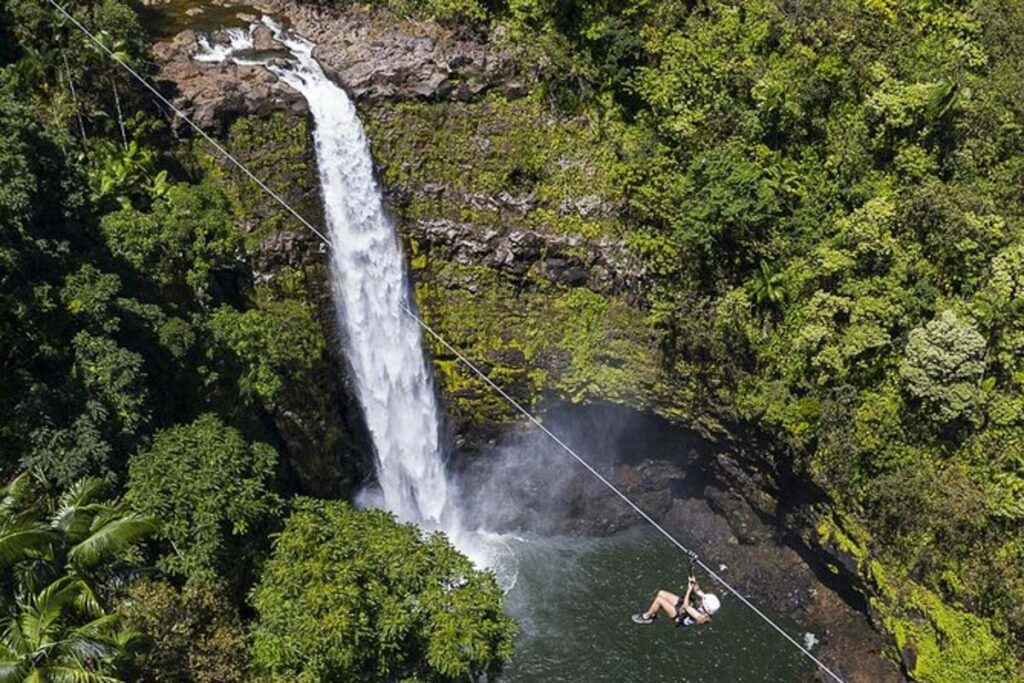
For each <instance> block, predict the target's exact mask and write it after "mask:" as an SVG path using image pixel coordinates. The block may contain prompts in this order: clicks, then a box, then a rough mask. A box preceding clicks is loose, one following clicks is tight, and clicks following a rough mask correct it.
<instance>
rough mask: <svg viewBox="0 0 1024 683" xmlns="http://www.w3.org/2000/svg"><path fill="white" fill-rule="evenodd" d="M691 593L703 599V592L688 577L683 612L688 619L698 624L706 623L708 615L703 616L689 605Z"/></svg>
mask: <svg viewBox="0 0 1024 683" xmlns="http://www.w3.org/2000/svg"><path fill="white" fill-rule="evenodd" d="M691 593H696V594H697V595H699V596H700V597H701V599H703V598H704V592H703V591H702V590H701V589H700V586H698V585H697V582H696V581H695V580H694V579H693V577H692V576H691V577H690V581H689V585H687V587H686V595H685V596H684V597H683V610H685V611H686V613H687V614H688V615H689V617H690V618H691V619H693V620H694V621H695V622H697V623H698V624H703V623H706V622H707V620H708V615H706V614H704V613H703V612H701V611H700V610H698V609H697V608H696V607H694V606H693V605H691V604H690V594H691Z"/></svg>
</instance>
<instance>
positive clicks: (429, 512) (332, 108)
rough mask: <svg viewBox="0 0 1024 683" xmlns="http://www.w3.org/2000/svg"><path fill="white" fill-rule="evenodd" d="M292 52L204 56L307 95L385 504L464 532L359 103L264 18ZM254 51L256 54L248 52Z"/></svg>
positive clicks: (299, 43) (355, 373)
mask: <svg viewBox="0 0 1024 683" xmlns="http://www.w3.org/2000/svg"><path fill="white" fill-rule="evenodd" d="M264 23H265V24H267V25H268V26H269V27H270V28H271V29H272V30H273V31H274V34H275V38H276V39H277V40H278V42H280V43H281V44H283V45H285V46H286V47H287V48H288V49H289V50H290V51H291V53H292V59H290V60H288V64H287V66H281V62H280V60H275V61H274V62H270V61H267V60H259V59H257V57H258V56H253V55H252V54H251V53H246V50H249V49H251V47H252V40H251V38H250V36H249V35H248V34H247V33H246V32H244V31H232V32H229V33H228V35H229V38H230V40H231V46H230V47H229V48H225V46H223V45H211V44H210V43H209V42H207V41H206V39H201V43H202V47H203V48H204V49H203V50H202V51H201V53H200V54H199V55H197V57H196V58H197V59H198V60H200V61H223V60H224V59H227V58H231V59H233V60H234V61H235V62H237V63H245V64H254V63H260V64H264V65H265V66H266V67H267V68H268V69H270V70H271V71H273V72H274V73H275V74H276V75H277V76H278V77H279V78H281V80H283V81H284V82H285V83H287V84H288V85H290V86H291V87H292V88H294V89H295V90H297V91H298V92H300V93H301V94H302V95H303V96H304V97H305V98H306V101H307V102H308V103H309V109H310V112H311V113H312V116H313V121H314V124H315V126H314V131H313V136H314V141H315V144H316V157H317V167H318V169H319V174H320V184H321V189H322V195H323V201H324V213H325V218H326V223H327V230H328V234H329V237H330V240H331V242H332V243H333V247H332V249H331V280H332V282H331V284H332V291H333V295H334V301H335V309H336V311H337V316H338V323H339V326H340V329H341V331H342V334H343V337H344V343H345V356H346V358H347V361H348V365H349V367H350V368H351V372H352V377H353V379H354V383H355V387H356V393H357V397H358V399H359V402H360V404H361V406H362V409H363V412H364V414H365V417H366V423H367V426H368V427H369V431H370V434H371V436H372V438H373V445H374V447H375V449H376V455H377V466H378V471H377V475H378V480H379V483H380V494H381V497H382V502H383V506H384V507H386V508H387V509H388V510H391V511H392V512H394V513H395V514H396V515H397V516H398V517H399V518H400V519H403V520H405V521H411V522H416V523H419V524H421V525H424V526H427V527H429V528H439V529H442V530H444V531H447V532H448V533H449V535H451V536H453V540H455V539H454V537H456V536H458V534H459V531H460V521H459V518H458V511H457V506H456V505H455V504H453V502H452V497H453V495H452V494H453V492H452V486H451V485H450V483H449V482H448V479H447V476H446V473H445V468H444V462H443V454H442V449H441V445H440V439H439V434H438V431H439V430H438V422H439V420H438V407H437V401H436V398H435V394H434V387H433V382H432V379H431V375H430V371H429V369H428V367H427V362H426V359H425V358H424V355H423V351H422V339H421V336H420V330H419V327H418V326H417V324H416V322H415V321H414V320H413V319H412V318H411V317H410V316H408V315H406V314H405V312H404V311H403V307H409V306H411V302H410V301H409V283H408V281H407V280H406V271H405V265H404V263H403V258H402V249H401V245H400V244H399V240H398V237H397V235H396V231H395V228H394V225H393V224H392V222H391V220H390V218H389V216H388V214H387V211H386V210H385V208H384V203H383V199H382V196H381V191H380V187H379V186H378V184H377V181H376V179H375V177H374V172H373V161H372V158H371V156H370V150H369V145H368V142H367V139H366V136H365V135H364V133H363V128H362V125H361V124H360V122H359V118H358V116H357V114H356V109H355V106H354V105H353V103H352V101H351V100H350V99H349V98H348V95H347V94H346V93H345V91H344V90H342V89H341V88H340V87H338V86H337V85H335V84H334V83H332V82H331V80H330V79H329V78H327V76H326V75H325V74H324V72H323V70H322V69H321V68H320V65H319V64H318V63H317V61H316V60H315V59H314V58H313V47H314V45H313V44H312V43H310V42H308V41H306V40H304V39H302V38H299V37H297V36H294V35H291V34H289V33H287V32H285V31H283V30H282V29H281V28H280V27H279V26H277V25H276V24H275V23H273V22H272V21H269V20H268V19H264ZM247 54H248V56H246V55H247Z"/></svg>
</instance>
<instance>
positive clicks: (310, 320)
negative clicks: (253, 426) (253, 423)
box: [210, 299, 326, 407]
mask: <svg viewBox="0 0 1024 683" xmlns="http://www.w3.org/2000/svg"><path fill="white" fill-rule="evenodd" d="M210 328H211V332H212V333H213V337H214V339H216V340H217V341H219V342H221V343H222V344H224V345H225V346H226V347H227V348H229V349H230V350H231V351H232V353H233V355H234V357H235V358H236V359H237V360H238V362H239V364H240V365H241V372H240V374H241V377H240V378H239V387H238V388H239V390H240V392H241V394H242V396H244V397H246V398H247V399H249V400H253V399H259V400H262V401H263V402H264V403H265V404H266V405H267V406H268V407H269V406H273V405H274V404H275V402H276V401H277V399H278V398H279V397H280V395H281V392H282V391H283V390H284V388H285V386H287V384H288V383H290V382H293V381H301V380H302V379H303V378H304V377H305V376H306V374H307V373H308V372H309V371H310V370H311V369H312V368H313V367H315V366H316V364H317V363H319V362H320V360H321V359H322V358H323V355H324V351H325V349H326V344H325V340H324V337H323V334H322V333H321V331H320V328H319V326H318V325H317V321H316V318H314V317H313V313H312V311H311V310H310V309H309V307H308V306H306V305H304V304H302V303H301V302H299V301H295V300H291V299H286V300H283V301H271V302H267V303H266V304H264V305H263V306H261V307H259V308H253V309H250V310H248V311H244V312H241V311H236V310H235V309H233V308H231V307H229V306H221V307H220V308H218V309H217V310H216V311H214V313H213V315H212V316H211V318H210Z"/></svg>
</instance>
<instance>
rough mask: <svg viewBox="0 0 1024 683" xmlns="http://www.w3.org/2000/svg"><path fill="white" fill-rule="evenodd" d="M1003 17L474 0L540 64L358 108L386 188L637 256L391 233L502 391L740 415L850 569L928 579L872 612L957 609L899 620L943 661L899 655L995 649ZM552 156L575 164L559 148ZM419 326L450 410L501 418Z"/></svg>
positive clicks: (1004, 165)
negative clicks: (589, 287)
mask: <svg viewBox="0 0 1024 683" xmlns="http://www.w3.org/2000/svg"><path fill="white" fill-rule="evenodd" d="M1022 20H1024V15H1022V14H1021V10H1020V9H1019V8H1016V7H1013V8H1012V9H1011V8H1010V7H1009V6H1007V5H1006V4H1005V3H994V2H987V1H982V2H976V3H967V4H963V3H960V4H957V3H931V2H929V3H898V2H870V3H850V2H829V3H806V2H798V3H792V2H789V3H784V2H779V1H778V0H723V1H715V2H707V3H696V4H695V3H653V2H635V3H620V2H615V1H614V0H603V1H601V2H574V1H567V2H558V3H542V2H534V1H533V0H515V1H514V2H509V3H508V4H507V6H504V7H500V8H494V9H492V12H491V21H492V29H495V30H494V35H495V36H499V35H500V36H501V38H500V39H501V40H504V41H506V42H507V43H508V44H510V45H511V46H512V47H513V48H515V49H518V50H521V51H522V54H523V55H524V61H525V62H528V63H529V64H530V65H531V76H536V78H537V79H538V80H539V83H540V87H539V88H536V89H534V91H533V92H531V93H530V94H529V95H528V96H527V97H526V98H524V99H522V100H516V101H513V102H504V101H500V98H498V97H496V96H493V95H492V96H491V97H490V98H488V99H485V100H484V101H482V102H478V103H472V104H465V105H462V104H458V105H455V104H445V103H432V104H417V103H410V104H404V105H401V106H392V105H385V106H381V107H378V108H377V110H378V111H380V112H381V113H380V115H379V119H378V118H377V117H371V120H370V121H369V122H368V128H369V129H370V130H371V132H372V133H373V140H374V152H375V155H376V157H377V158H378V159H379V160H380V161H381V164H382V167H383V173H384V179H385V182H386V184H387V185H389V186H391V187H394V188H397V190H396V192H395V195H394V196H395V197H397V198H398V200H399V201H398V202H397V203H398V206H397V207H396V208H397V212H398V214H399V216H400V217H401V218H404V219H405V220H408V221H429V220H437V219H445V220H448V221H451V222H454V223H471V224H473V225H478V226H486V227H488V228H494V229H495V230H497V231H503V230H508V229H514V228H517V227H520V226H528V227H531V228H534V229H538V230H541V231H546V232H549V233H553V232H566V233H569V234H571V235H578V236H580V237H581V238H582V239H583V240H586V239H595V238H599V237H602V236H613V237H615V238H616V239H620V240H621V241H622V242H624V243H625V244H626V245H628V247H629V248H630V250H631V251H632V252H633V255H635V256H636V257H638V258H639V260H640V261H641V263H642V265H643V268H644V272H645V277H644V284H645V289H644V291H643V292H642V293H635V292H629V293H628V294H629V295H636V296H638V297H642V298H643V299H644V301H643V304H644V305H643V306H641V307H635V306H634V304H635V303H636V302H635V301H630V302H629V305H626V306H622V308H620V305H621V304H623V302H622V300H621V298H620V296H625V294H626V293H624V292H618V293H611V292H607V291H601V292H600V293H595V292H589V291H578V292H573V291H572V290H571V289H570V288H568V287H563V286H558V285H551V284H550V283H549V282H545V281H543V280H542V279H541V278H539V277H537V274H536V272H534V271H530V272H526V273H519V272H516V273H513V274H512V275H511V276H509V275H508V274H507V271H506V270H502V272H500V273H498V274H495V273H494V272H493V271H490V270H488V269H485V268H480V267H477V266H476V265H465V264H463V263H453V262H451V260H450V256H449V255H448V254H445V253H444V251H443V250H439V249H432V248H431V246H432V245H429V244H427V245H420V244H413V245H412V248H413V253H414V255H415V257H416V258H415V260H414V261H413V264H414V267H415V268H416V269H417V293H418V295H419V300H420V303H421V305H422V306H423V310H424V314H425V315H426V316H427V317H428V319H429V320H430V322H431V324H432V325H435V326H436V327H437V328H438V329H439V330H440V331H441V332H442V333H444V334H445V335H446V336H447V337H448V338H451V339H454V340H455V342H456V345H457V346H459V347H460V349H461V350H464V351H467V354H468V355H469V356H470V357H472V358H474V359H477V360H480V361H482V362H484V363H485V366H486V368H487V371H488V373H489V375H490V376H491V378H492V379H494V380H495V381H496V382H498V383H499V384H501V385H502V386H503V388H505V389H507V390H508V391H509V392H510V393H511V394H512V395H513V396H515V397H516V398H517V400H521V401H524V402H525V403H529V402H531V401H533V400H536V399H537V397H538V394H539V392H541V391H543V390H554V391H556V392H557V394H558V395H559V396H562V397H571V398H573V399H576V400H590V399H610V400H618V401H624V402H628V403H630V404H631V405H634V406H641V407H645V408H650V409H652V410H654V411H657V412H659V413H660V414H662V415H666V416H670V417H676V418H681V419H684V420H687V421H689V422H690V423H691V424H697V425H699V426H702V427H706V426H708V425H712V426H713V425H714V424H715V423H716V422H719V421H721V422H726V423H735V422H736V421H741V422H744V423H748V424H752V426H754V427H755V428H757V433H759V434H765V433H767V434H769V435H770V437H771V439H772V440H773V441H774V444H773V445H774V446H776V447H777V448H771V449H766V452H769V453H771V455H770V456H766V462H765V463H764V465H765V467H767V468H775V469H777V470H781V471H783V472H785V473H786V476H787V477H788V476H790V475H792V474H796V475H797V476H803V477H807V478H808V479H810V480H811V481H813V482H814V484H816V486H817V487H819V488H820V489H821V490H823V491H824V492H825V493H826V494H827V496H828V498H829V504H830V507H831V508H832V511H833V512H834V513H835V514H837V515H839V516H841V517H843V518H844V519H848V520H851V521H852V523H854V524H855V525H856V526H857V528H858V529H859V531H860V536H859V546H858V547H859V549H860V552H861V553H862V554H863V555H864V557H863V558H861V559H862V560H863V562H862V563H861V571H862V573H863V574H865V575H867V574H869V573H870V571H869V567H871V566H873V567H876V568H877V570H878V573H879V574H880V575H881V574H886V575H888V576H889V577H890V581H891V582H892V583H894V584H896V583H899V584H901V585H902V584H903V583H904V582H906V583H907V585H911V584H912V585H914V586H916V589H915V590H920V591H927V592H928V593H929V594H930V595H932V596H935V597H936V598H937V600H938V603H935V602H934V601H929V600H920V601H917V603H918V604H917V605H916V606H915V607H913V608H907V609H906V611H900V610H902V609H903V608H899V609H897V608H896V605H897V602H898V601H897V598H896V595H895V593H892V594H886V595H881V594H880V593H879V592H877V591H875V593H874V597H876V598H878V599H879V600H880V601H881V602H880V605H881V604H889V605H890V606H893V610H894V611H893V614H894V615H895V616H894V618H893V619H894V620H893V621H891V622H887V624H888V626H887V628H890V629H891V630H892V631H893V633H894V634H895V630H896V628H897V622H899V621H900V620H902V619H904V618H906V619H909V620H911V621H914V620H917V621H920V620H922V619H923V620H926V621H927V620H929V619H933V618H934V619H935V620H938V621H942V620H943V619H944V617H943V614H944V612H943V610H941V609H939V607H938V605H944V606H946V607H945V609H948V610H952V611H950V612H949V615H954V614H955V615H962V619H961V617H956V619H961V620H962V621H963V622H964V628H954V627H952V626H950V627H948V628H947V627H946V626H943V627H942V628H938V627H934V628H933V627H932V626H929V627H927V628H926V629H925V631H928V632H929V633H931V634H932V635H931V636H929V637H932V636H934V641H935V642H936V643H937V644H938V646H939V649H940V651H941V653H942V654H941V656H940V657H939V658H938V659H932V661H933V662H934V661H937V662H943V663H940V664H937V665H933V664H929V665H928V667H929V668H928V671H929V673H928V674H927V677H929V678H930V679H932V680H943V678H942V674H940V673H938V671H939V670H940V669H941V668H942V667H943V666H948V667H949V669H950V671H956V672H957V674H956V675H961V674H962V675H963V676H964V677H965V679H969V678H970V676H969V674H968V673H967V668H968V667H970V666H972V664H969V662H974V663H975V664H977V666H978V667H979V671H984V675H985V676H989V677H991V679H992V680H1005V679H1007V678H1012V675H1011V674H1010V672H1011V671H1013V669H1012V668H1007V667H1009V666H1010V665H1008V664H1007V659H1006V658H1005V656H1004V655H1005V654H1006V653H1007V652H1008V650H1007V649H1006V647H1005V646H1006V644H1009V645H1010V646H1011V649H1012V650H1013V651H1014V653H1015V656H1018V657H1019V656H1020V655H1021V654H1022V653H1024V649H1022V646H1021V642H1022V641H1021V636H1022V635H1024V619H1022V617H1024V611H1022V610H1021V609H1020V608H1019V606H1018V605H1019V598H1020V596H1021V595H1022V592H1021V591H1022V588H1021V587H1022V585H1024V573H1022V571H1021V570H1020V569H1019V568H1018V565H1019V564H1020V563H1019V562H1016V561H1014V560H1012V559H1009V558H1019V557H1021V552H1022V551H1021V548H1024V534H1022V529H1021V526H1020V524H1019V519H1018V517H1017V514H1018V512H1017V511H1018V509H1019V504H1020V482H1019V477H1018V476H1017V475H1018V474H1019V467H1020V466H1019V463H1018V462H1017V460H1018V459H1017V457H1016V456H1015V455H1010V454H1011V453H1015V452H1016V450H1019V439H1020V433H1021V430H1022V429H1024V399H1022V398H1021V396H1022V395H1024V391H1022V389H1024V361H1022V359H1024V309H1022V308H1021V303H1020V302H1021V301H1022V300H1024V297H1022V293H1024V260H1022V258H1024V256H1022V255H1024V252H1022V251H1021V242H1020V235H1021V230H1022V228H1024V223H1022V217H1024V201H1022V195H1021V193H1020V187H1021V186H1022V185H1021V183H1022V181H1024V163H1022V159H1024V128H1022V126H1021V121H1020V112H1021V111H1024V109H1022V106H1024V99H1022V94H1021V93H1022V90H1021V89H1020V88H1019V85H1018V83H1017V82H1018V81H1019V75H1018V74H1019V73H1020V72H1021V70H1022V69H1024V43H1022V41H1021V40H1020V39H1019V35H1018V34H1019V27H1020V25H1021V21H1022ZM497 29H500V32H499V30H497ZM531 82H532V81H531ZM470 112H471V113H472V115H468V114H469V113H470ZM524 121H526V122H527V123H526V124H524V123H523V122H524ZM542 121H543V122H544V123H543V124H542V123H541V122H542ZM580 121H587V122H588V124H589V126H588V128H587V129H586V133H585V134H583V135H579V134H578V129H577V125H578V123H579V122H580ZM522 125H529V126H530V127H531V128H534V129H538V130H535V131H524V132H520V127H521V126H522ZM561 136H566V137H564V138H562V137H561ZM561 139H566V140H567V141H568V142H569V145H568V147H567V148H566V149H561V148H559V146H558V145H559V140H561ZM424 140H425V141H427V142H426V143H423V142H422V141H424ZM410 141H411V142H410ZM581 148H582V149H586V150H587V151H586V152H585V153H581V152H578V151H576V152H575V153H574V152H573V151H572V150H579V149H581ZM548 149H551V150H556V149H557V150H558V151H557V152H555V153H554V154H553V155H549V154H547V150H548ZM409 150H413V151H411V152H409V154H408V156H406V152H407V151H409ZM493 150H497V154H498V155H500V156H498V157H497V158H495V159H492V158H491V157H492V155H494V154H495V152H493ZM606 150H608V151H611V154H610V155H608V156H605V155H604V152H605V151H606ZM574 154H575V155H576V156H575V158H577V159H578V158H580V157H584V160H583V167H586V165H587V161H592V162H594V163H595V164H596V166H597V167H598V169H599V170H598V171H597V172H596V173H594V174H591V175H589V176H587V175H583V174H577V175H560V173H561V171H562V170H564V168H566V167H571V166H572V164H571V163H568V162H569V161H570V160H572V159H573V158H574ZM556 178H557V182H555V179H556ZM606 181H607V182H606ZM431 183H438V184H439V185H441V186H442V189H440V190H438V189H436V186H434V185H431ZM449 188H452V189H451V190H450V189H449ZM510 188H514V189H515V190H517V191H524V192H525V191H536V193H537V194H536V197H538V198H543V199H541V200H540V201H538V203H537V206H536V208H532V209H528V210H525V211H523V212H522V213H520V214H519V215H517V214H516V213H514V212H510V211H500V210H489V209H488V208H481V207H486V203H485V202H481V201H479V200H477V199H476V198H477V197H480V196H484V197H495V196H498V195H499V193H500V192H502V191H503V190H504V191H508V192H510V193H513V190H512V189H510ZM556 188H557V191H554V192H553V191H552V190H554V189H556ZM620 188H621V189H620ZM589 194H595V195H597V196H599V197H601V198H602V199H603V200H606V201H607V203H608V205H611V206H614V207H616V209H619V208H621V209H622V210H618V211H615V212H614V214H608V215H607V220H606V219H605V218H604V217H602V218H601V219H599V220H598V221H590V220H588V221H574V220H565V219H563V217H561V216H560V217H559V219H558V220H552V218H551V213H550V212H549V211H548V210H549V209H550V208H552V206H553V203H552V202H555V204H554V205H564V206H571V205H573V202H574V201H575V199H577V198H580V197H583V196H586V195H589ZM541 258H542V259H543V258H544V255H542V256H541ZM638 309H641V310H644V311H645V312H648V313H649V315H647V316H646V317H641V318H637V317H636V315H635V314H636V312H637V310H638ZM563 331H564V332H565V334H564V335H563V334H562V332H563ZM433 352H434V353H433V358H434V361H435V366H436V367H437V369H438V371H439V376H440V378H441V383H442V386H443V387H444V388H445V390H446V393H447V395H448V397H449V398H450V401H451V403H452V404H453V405H454V408H455V410H454V413H455V415H454V417H455V419H456V420H458V421H460V422H463V423H465V422H468V423H469V424H471V425H479V424H485V423H487V421H504V420H507V419H509V416H508V415H507V414H506V413H505V412H504V410H503V408H502V406H500V405H497V404H493V403H492V400H491V398H490V397H489V396H488V394H487V392H486V391H485V390H484V387H482V386H480V385H479V384H478V383H477V382H476V381H475V380H474V379H473V378H471V377H467V376H466V375H465V374H464V373H463V372H462V371H461V370H459V369H458V368H457V364H456V363H454V361H453V359H451V358H450V357H448V356H447V355H446V352H445V350H444V349H442V348H434V349H433ZM779 453H787V454H788V457H786V456H783V457H781V458H780V456H779ZM984 453H989V454H991V457H990V458H986V457H985V456H984V455H983V454H984ZM993 553H996V554H998V555H999V556H1000V557H1001V558H1007V561H1006V562H1002V561H1001V562H1000V567H999V568H998V569H997V568H995V567H994V566H993V564H994V562H993V560H992V554H993ZM926 603H927V604H926ZM915 610H920V611H921V612H925V613H926V614H923V615H922V614H918V613H916V612H915ZM951 619H952V616H951ZM917 621H915V623H917ZM953 621H955V619H953ZM900 628H903V627H902V626H901V627H900ZM920 637H921V638H922V639H925V635H921V636H920ZM973 641H976V642H973ZM973 645H978V648H977V650H976V651H974V652H972V647H973ZM893 654H894V655H896V656H898V655H899V653H898V652H896V651H895V650H894V651H893ZM933 654H934V653H933ZM986 656H991V657H992V658H993V663H992V666H991V667H989V666H987V665H986V664H985V663H984V661H983V660H984V658H985V657H986ZM1014 673H1015V671H1014ZM954 678H955V676H951V679H954Z"/></svg>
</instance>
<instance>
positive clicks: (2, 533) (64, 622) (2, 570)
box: [0, 474, 155, 681]
mask: <svg viewBox="0 0 1024 683" xmlns="http://www.w3.org/2000/svg"><path fill="white" fill-rule="evenodd" d="M104 487H105V486H104V483H103V482H102V481H99V480H82V481H80V482H79V483H77V484H75V485H74V486H72V487H70V488H68V489H67V490H66V491H64V492H63V493H62V494H60V495H59V496H51V495H47V494H46V493H45V491H43V490H42V489H41V487H39V486H38V485H37V482H36V481H34V480H33V479H32V478H31V476H30V475H27V474H22V475H20V476H19V477H17V478H15V479H13V480H12V481H11V482H9V483H8V484H7V486H5V487H4V488H3V490H2V491H0V605H2V606H3V608H4V613H5V615H6V616H5V617H4V619H3V623H2V625H0V626H2V636H0V670H2V671H3V672H4V675H5V676H7V677H8V679H9V680H33V681H34V680H40V681H45V680H55V681H56V680H86V681H100V680H102V681H118V680H122V679H123V678H128V677H129V676H130V674H131V672H132V670H133V668H134V665H135V662H136V659H137V657H138V655H139V654H140V653H141V651H142V650H143V649H144V647H145V644H146V643H145V640H144V638H143V636H142V634H141V633H139V632H138V631H135V630H134V629H132V628H130V627H127V626H126V625H125V624H124V623H123V622H122V621H121V620H120V619H119V617H117V616H116V615H115V614H111V613H109V612H108V611H107V609H106V606H105V603H106V602H107V600H106V596H107V595H109V592H110V586H111V585H112V584H114V583H115V582H116V581H118V580H123V579H124V576H125V575H126V574H127V573H128V570H130V569H131V568H132V567H131V565H130V564H129V563H127V562H126V560H127V557H128V555H130V553H131V550H132V548H133V547H134V546H135V545H136V544H137V543H138V542H139V541H140V540H141V539H143V538H145V537H146V536H148V535H149V534H150V533H152V531H153V530H154V528H155V526H154V524H153V522H152V521H151V520H149V519H147V518H145V517H141V516H138V515H135V514H132V513H128V512H126V511H125V510H124V509H123V507H122V506H121V505H120V504H119V503H118V502H117V501H110V500H107V499H105V497H104V495H103V490H104Z"/></svg>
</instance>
